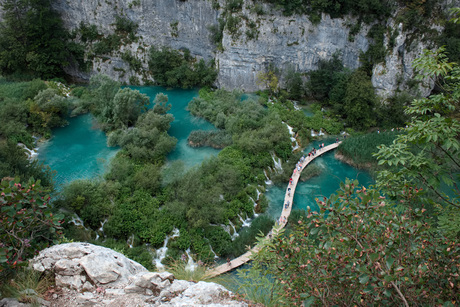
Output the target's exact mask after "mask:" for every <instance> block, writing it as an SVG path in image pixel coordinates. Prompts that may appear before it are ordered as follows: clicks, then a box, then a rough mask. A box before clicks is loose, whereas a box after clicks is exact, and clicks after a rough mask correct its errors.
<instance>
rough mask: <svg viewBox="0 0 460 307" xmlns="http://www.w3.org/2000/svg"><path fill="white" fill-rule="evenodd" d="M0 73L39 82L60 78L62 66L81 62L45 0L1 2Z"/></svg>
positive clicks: (81, 55)
mask: <svg viewBox="0 0 460 307" xmlns="http://www.w3.org/2000/svg"><path fill="white" fill-rule="evenodd" d="M1 4H2V11H3V16H2V17H3V23H2V25H1V26H0V72H1V74H2V75H13V74H16V75H30V76H35V77H40V78H43V79H50V78H53V77H62V76H64V75H65V73H64V70H63V69H64V67H66V66H68V65H69V64H71V63H75V64H82V63H83V52H84V51H83V50H81V48H78V46H77V45H76V44H74V43H71V42H70V41H69V33H68V32H67V31H66V30H65V29H64V27H63V25H62V20H61V18H60V16H58V14H57V13H56V12H55V11H54V10H53V9H52V8H51V2H50V1H48V0H2V1H1Z"/></svg>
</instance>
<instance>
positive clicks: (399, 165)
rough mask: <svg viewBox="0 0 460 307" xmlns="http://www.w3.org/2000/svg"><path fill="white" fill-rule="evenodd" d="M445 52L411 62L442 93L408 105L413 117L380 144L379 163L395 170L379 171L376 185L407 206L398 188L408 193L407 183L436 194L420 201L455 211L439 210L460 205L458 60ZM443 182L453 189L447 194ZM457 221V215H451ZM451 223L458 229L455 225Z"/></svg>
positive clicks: (443, 212)
mask: <svg viewBox="0 0 460 307" xmlns="http://www.w3.org/2000/svg"><path fill="white" fill-rule="evenodd" d="M443 51H444V50H443V49H442V48H441V49H439V50H436V51H428V50H426V51H425V54H424V56H422V57H421V58H419V59H417V60H416V61H414V68H415V69H416V70H417V71H418V72H419V73H421V74H422V77H424V78H426V77H428V78H431V79H433V80H434V81H435V82H436V83H437V85H438V87H439V88H440V89H441V90H442V92H441V93H439V94H434V95H431V96H430V97H428V98H422V99H415V100H414V101H413V102H412V104H411V106H410V107H408V108H407V109H406V114H407V115H409V116H411V117H412V120H411V121H410V122H409V125H408V127H407V128H406V129H404V133H403V134H401V135H399V136H398V138H396V140H395V141H394V142H393V144H391V145H389V146H380V147H379V150H378V152H377V153H376V157H377V158H378V160H379V164H382V165H388V166H390V167H393V168H394V169H391V170H388V171H383V172H381V173H380V174H379V177H378V181H377V183H378V185H379V186H380V187H381V188H384V189H386V191H387V193H388V194H389V195H391V196H393V197H397V198H398V199H401V202H402V203H406V204H407V205H410V204H408V203H407V201H406V200H405V196H404V195H402V196H401V195H400V194H399V193H398V191H406V192H407V186H408V185H409V186H415V187H417V188H418V189H423V190H428V191H429V192H430V193H434V196H432V197H423V198H422V202H423V203H425V204H432V205H434V206H436V207H439V208H440V210H441V212H442V215H443V214H445V213H453V212H454V211H452V208H451V209H448V210H443V209H442V208H443V207H450V206H452V207H455V210H457V211H458V208H460V204H459V195H460V191H459V189H458V186H457V182H458V180H459V177H458V174H459V172H460V167H459V165H460V161H459V159H458V157H459V154H460V143H459V140H458V135H459V134H460V124H459V122H458V120H457V119H455V117H456V116H458V102H459V97H460V78H459V76H460V74H459V71H460V68H459V66H458V64H457V63H451V62H448V59H447V57H446V55H445V54H444V52H443ZM443 185H446V186H447V187H448V188H447V189H449V190H451V191H449V192H446V189H445V188H443ZM427 195H428V196H429V194H427ZM437 204H440V206H438V205H437ZM457 214H458V212H457ZM441 219H442V220H443V223H447V222H449V218H446V217H442V218H441ZM455 221H457V222H458V219H455V218H454V219H452V222H455ZM451 226H453V228H457V229H458V227H459V225H458V224H456V225H451ZM443 228H446V225H445V224H444V225H443Z"/></svg>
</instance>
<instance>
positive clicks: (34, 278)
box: [0, 268, 54, 306]
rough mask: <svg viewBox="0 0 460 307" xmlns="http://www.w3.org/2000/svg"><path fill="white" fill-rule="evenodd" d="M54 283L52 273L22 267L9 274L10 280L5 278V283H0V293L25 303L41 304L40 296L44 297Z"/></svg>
mask: <svg viewBox="0 0 460 307" xmlns="http://www.w3.org/2000/svg"><path fill="white" fill-rule="evenodd" d="M2 273H3V272H2ZM0 274H1V273H0ZM53 285H54V278H53V276H52V274H46V273H45V274H44V273H43V272H38V271H35V270H34V269H32V268H21V269H19V270H17V271H15V272H14V273H13V274H12V275H11V276H8V281H7V279H5V283H4V284H2V285H0V293H1V296H2V297H11V298H15V299H17V300H18V301H19V302H20V303H23V304H30V305H31V306H39V305H40V302H39V298H43V296H44V295H45V293H46V291H48V290H49V288H50V287H51V286H53Z"/></svg>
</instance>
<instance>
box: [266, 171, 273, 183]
mask: <svg viewBox="0 0 460 307" xmlns="http://www.w3.org/2000/svg"><path fill="white" fill-rule="evenodd" d="M264 174H265V178H266V179H267V180H265V184H266V185H271V184H272V183H273V182H272V181H271V180H270V178H269V177H268V175H267V170H264Z"/></svg>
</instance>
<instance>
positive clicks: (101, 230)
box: [96, 219, 108, 240]
mask: <svg viewBox="0 0 460 307" xmlns="http://www.w3.org/2000/svg"><path fill="white" fill-rule="evenodd" d="M107 221H108V219H105V220H104V221H103V222H101V227H99V229H98V230H97V231H96V240H97V239H99V232H101V233H102V235H103V236H104V238H105V233H104V224H105V223H107Z"/></svg>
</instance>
